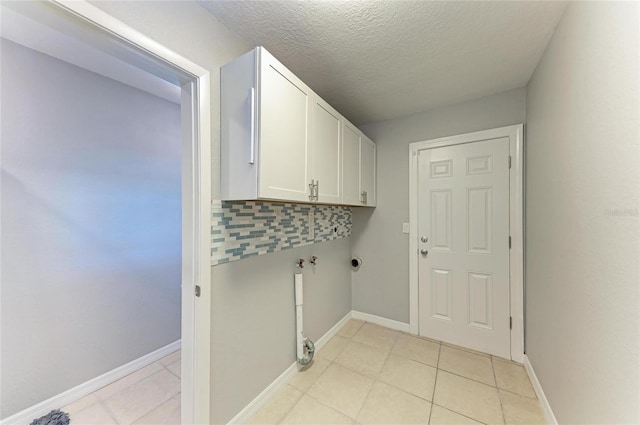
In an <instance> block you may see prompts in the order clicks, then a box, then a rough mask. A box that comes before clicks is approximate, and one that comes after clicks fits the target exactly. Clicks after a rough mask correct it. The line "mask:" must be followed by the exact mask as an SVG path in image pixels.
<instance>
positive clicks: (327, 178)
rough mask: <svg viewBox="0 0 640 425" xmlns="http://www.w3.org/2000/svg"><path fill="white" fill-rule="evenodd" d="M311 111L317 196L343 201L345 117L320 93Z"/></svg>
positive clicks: (313, 175)
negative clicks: (343, 126)
mask: <svg viewBox="0 0 640 425" xmlns="http://www.w3.org/2000/svg"><path fill="white" fill-rule="evenodd" d="M311 111H312V115H311V117H312V118H311V179H312V184H314V185H315V196H316V197H317V199H315V200H316V201H318V202H324V203H331V204H340V203H342V196H341V174H342V170H341V160H342V137H341V134H340V132H341V128H340V127H341V121H342V117H341V116H340V114H339V113H338V112H337V111H336V110H335V109H333V108H332V107H331V106H329V104H328V103H327V102H325V101H324V100H322V99H321V98H320V97H319V96H314V98H313V104H312V107H311Z"/></svg>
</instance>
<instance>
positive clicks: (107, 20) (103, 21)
mask: <svg viewBox="0 0 640 425" xmlns="http://www.w3.org/2000/svg"><path fill="white" fill-rule="evenodd" d="M50 3H51V4H53V5H55V6H56V7H58V8H59V9H60V10H62V11H64V12H66V13H69V14H71V15H74V16H75V17H78V18H80V19H82V20H84V21H85V22H87V23H88V24H90V25H92V26H94V27H96V28H98V29H99V30H101V31H104V32H106V33H108V34H109V35H110V36H112V37H114V38H116V39H118V40H120V41H123V42H124V43H126V44H128V45H129V46H131V47H132V48H134V49H135V50H137V51H138V52H140V53H142V54H144V55H146V56H147V57H151V58H152V59H154V60H155V61H157V62H158V63H161V64H164V65H168V66H169V67H171V68H173V69H175V70H176V72H181V73H183V74H186V75H188V76H189V79H190V80H191V81H190V82H187V83H184V84H182V102H181V103H182V105H181V109H182V111H181V113H182V118H183V125H182V130H183V131H182V133H183V144H182V147H183V153H182V176H183V177H182V180H183V182H182V214H183V215H182V289H181V294H182V312H181V314H182V318H181V322H182V324H181V333H182V336H181V338H182V341H181V346H182V354H181V358H182V366H181V367H182V371H181V375H182V377H181V411H182V413H181V415H182V417H181V423H183V424H196V423H197V424H208V423H210V420H209V417H210V409H209V405H210V391H211V389H210V387H211V386H210V382H211V375H210V347H211V344H210V342H211V271H210V261H209V248H210V247H209V238H208V235H209V229H210V226H211V223H210V212H211V211H210V210H211V167H212V165H211V109H210V108H211V100H210V97H211V91H210V90H211V82H210V74H209V71H208V70H207V69H205V68H204V67H202V66H200V65H198V64H196V63H194V62H192V61H190V60H188V59H186V58H185V57H183V56H181V55H179V54H177V53H175V52H173V51H171V50H170V49H168V48H166V47H165V46H163V45H161V44H160V43H158V42H156V41H154V40H152V39H151V38H149V37H147V36H146V35H144V34H142V33H141V32H139V31H137V30H135V29H134V28H132V27H130V26H128V25H126V24H125V23H123V22H122V21H120V20H118V19H116V18H114V17H113V16H111V15H109V14H108V13H106V12H104V11H102V10H101V9H99V8H97V7H95V6H93V5H91V4H90V3H88V2H86V1H84V0H80V1H78V0H50ZM131 64H132V65H134V66H135V65H136V64H135V63H131ZM185 118H188V120H185ZM185 122H189V124H190V125H185V124H184V123H185ZM196 286H199V287H200V296H199V297H196V296H195V291H196Z"/></svg>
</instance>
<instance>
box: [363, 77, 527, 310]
mask: <svg viewBox="0 0 640 425" xmlns="http://www.w3.org/2000/svg"><path fill="white" fill-rule="evenodd" d="M525 99H526V96H525V89H524V88H522V89H516V90H510V91H507V92H504V93H499V94H496V95H493V96H487V97H483V98H481V99H477V100H474V101H470V102H465V103H460V104H455V105H451V106H444V107H442V108H436V109H432V110H429V111H426V112H423V113H419V114H415V115H411V116H408V117H404V118H398V119H394V120H389V121H381V122H377V123H371V124H366V125H364V126H362V127H361V129H362V131H364V132H365V133H366V134H367V135H368V136H369V137H371V139H373V141H374V142H376V143H377V147H378V163H377V165H378V193H377V195H378V204H377V205H378V206H377V208H375V209H368V208H354V212H353V236H352V252H353V254H354V255H357V256H360V257H362V258H363V260H364V264H363V266H362V267H361V268H360V270H359V271H357V272H353V278H352V282H353V309H354V310H357V311H362V312H365V313H370V314H375V315H378V316H382V317H386V318H389V319H393V320H397V321H400V322H404V323H408V322H409V235H407V234H403V233H402V223H403V222H408V221H409V143H411V142H418V141H422V140H429V139H434V138H438V137H444V136H450V135H455V134H462V133H468V132H472V131H478V130H485V129H490V128H495V127H502V126H506V125H512V124H520V123H524V122H525Z"/></svg>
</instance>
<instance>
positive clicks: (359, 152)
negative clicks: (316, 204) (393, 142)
mask: <svg viewBox="0 0 640 425" xmlns="http://www.w3.org/2000/svg"><path fill="white" fill-rule="evenodd" d="M342 176H343V179H342V201H343V203H345V204H348V205H361V206H367V207H375V206H376V145H375V143H373V142H372V141H371V140H369V139H368V138H367V136H365V135H364V134H363V133H362V132H361V131H360V130H358V129H357V128H356V127H355V126H353V124H351V123H350V122H348V121H344V122H343V125H342Z"/></svg>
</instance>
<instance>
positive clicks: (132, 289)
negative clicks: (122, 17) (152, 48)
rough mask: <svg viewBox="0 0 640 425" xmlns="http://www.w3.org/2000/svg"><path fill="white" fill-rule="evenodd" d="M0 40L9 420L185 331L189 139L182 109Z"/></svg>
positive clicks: (4, 368) (4, 367)
mask: <svg viewBox="0 0 640 425" xmlns="http://www.w3.org/2000/svg"><path fill="white" fill-rule="evenodd" d="M1 43H2V44H1V46H0V47H1V49H2V80H1V93H2V98H1V102H2V105H3V108H2V117H1V120H2V129H1V140H2V141H1V149H2V163H1V173H2V174H1V179H2V185H1V196H2V206H1V216H2V223H1V225H2V236H1V250H2V258H1V265H0V269H1V276H0V279H1V280H2V297H1V298H2V316H1V322H2V352H1V359H2V363H1V365H0V366H1V367H0V369H1V373H2V375H1V379H0V381H1V382H2V387H1V391H2V412H1V416H2V417H7V416H9V415H11V414H13V413H16V412H17V411H20V410H22V409H24V408H27V407H30V406H31V405H33V404H35V403H37V402H40V401H43V400H45V399H47V398H49V397H51V396H54V395H56V394H59V393H61V392H63V391H65V390H68V389H70V388H72V387H74V386H76V385H78V384H81V383H83V382H86V381H88V380H89V379H91V378H95V377H96V376H99V375H101V374H103V373H105V372H107V371H109V370H112V369H114V368H116V367H118V366H121V365H123V364H125V363H127V362H129V361H131V360H134V359H136V358H138V357H140V356H143V355H145V354H147V353H149V352H151V351H154V350H156V349H158V348H160V347H162V346H164V345H167V344H169V343H171V342H174V341H176V340H178V339H180V280H181V272H180V262H181V252H180V249H181V248H180V247H181V234H180V232H181V224H180V220H181V218H180V215H181V187H180V184H181V172H180V162H181V153H182V152H181V148H182V146H181V144H182V141H181V126H180V106H179V105H177V104H174V103H170V102H168V101H166V100H164V99H161V98H159V97H156V96H153V95H150V94H148V93H146V92H143V91H140V90H136V89H133V88H132V87H130V86H125V85H123V84H121V83H119V82H116V81H114V80H110V79H108V78H105V77H103V76H100V75H98V74H94V73H92V72H89V71H86V70H84V69H81V68H78V67H76V66H73V65H70V64H68V63H66V62H62V61H60V60H57V59H54V58H52V57H50V56H46V55H43V54H41V53H38V52H35V51H33V50H30V49H27V48H25V47H22V46H20V45H18V44H15V43H12V42H10V41H6V40H4V39H2V42H1ZM43 70H46V72H43Z"/></svg>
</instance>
